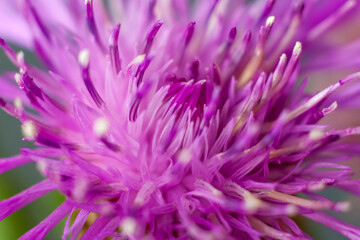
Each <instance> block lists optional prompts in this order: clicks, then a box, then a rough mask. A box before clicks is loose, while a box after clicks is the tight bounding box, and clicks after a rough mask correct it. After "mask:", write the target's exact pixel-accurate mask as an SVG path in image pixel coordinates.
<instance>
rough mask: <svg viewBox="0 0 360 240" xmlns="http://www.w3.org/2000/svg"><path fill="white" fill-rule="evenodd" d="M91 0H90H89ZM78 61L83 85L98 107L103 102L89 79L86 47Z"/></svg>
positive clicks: (88, 52) (88, 59)
mask: <svg viewBox="0 0 360 240" xmlns="http://www.w3.org/2000/svg"><path fill="white" fill-rule="evenodd" d="M89 1H91V0H89ZM78 61H79V64H80V66H81V68H82V69H81V72H82V78H83V81H84V83H85V86H86V88H87V90H88V92H89V93H90V96H91V97H92V99H93V100H94V102H95V104H96V105H97V106H98V107H99V108H100V107H102V106H103V105H104V104H105V103H104V101H103V100H102V98H101V97H100V95H99V93H98V92H97V91H96V88H95V86H94V84H93V82H92V81H91V78H90V72H89V61H90V51H89V50H88V49H84V50H82V51H81V52H80V53H79V56H78Z"/></svg>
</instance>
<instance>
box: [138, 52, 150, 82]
mask: <svg viewBox="0 0 360 240" xmlns="http://www.w3.org/2000/svg"><path fill="white" fill-rule="evenodd" d="M152 59H153V57H152V56H146V57H145V59H144V61H143V62H142V63H141V64H140V65H139V67H138V69H137V71H136V73H135V77H136V78H137V81H136V86H137V87H139V86H140V83H141V82H142V80H143V77H144V74H145V71H146V69H147V68H148V67H149V65H150V62H151V60H152Z"/></svg>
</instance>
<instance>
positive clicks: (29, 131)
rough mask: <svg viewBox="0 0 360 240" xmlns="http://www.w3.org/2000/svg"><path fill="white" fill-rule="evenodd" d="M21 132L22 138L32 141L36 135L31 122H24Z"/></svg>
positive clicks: (34, 127)
mask: <svg viewBox="0 0 360 240" xmlns="http://www.w3.org/2000/svg"><path fill="white" fill-rule="evenodd" d="M21 131H22V134H23V136H24V137H25V138H28V139H34V138H35V137H36V134H37V130H36V126H35V124H34V123H33V121H26V122H24V123H23V125H22V128H21Z"/></svg>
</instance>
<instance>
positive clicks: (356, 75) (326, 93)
mask: <svg viewBox="0 0 360 240" xmlns="http://www.w3.org/2000/svg"><path fill="white" fill-rule="evenodd" d="M289 64H290V63H289ZM358 79H360V72H357V73H354V74H351V75H349V76H347V77H346V78H344V79H342V80H340V81H338V82H337V83H335V84H333V85H331V86H329V87H327V88H326V89H324V90H322V91H321V92H319V93H317V94H316V95H315V96H313V97H312V98H310V99H309V100H308V101H306V102H305V103H304V104H302V105H300V106H299V107H298V108H296V109H294V110H293V111H291V112H290V113H289V114H288V115H287V122H289V121H291V120H292V119H294V118H296V117H298V116H300V115H301V114H303V113H304V112H306V111H307V110H309V109H310V108H312V107H314V106H315V105H316V104H318V103H320V102H321V101H322V100H323V99H325V98H326V97H327V96H329V95H330V94H331V93H333V92H334V91H335V90H336V89H337V88H338V87H340V86H342V85H343V84H345V83H347V82H350V81H353V80H358Z"/></svg>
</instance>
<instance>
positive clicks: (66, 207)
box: [19, 201, 73, 240]
mask: <svg viewBox="0 0 360 240" xmlns="http://www.w3.org/2000/svg"><path fill="white" fill-rule="evenodd" d="M72 208H73V207H72V205H71V204H69V203H68V202H66V201H65V202H64V203H62V204H61V205H60V206H59V207H58V208H56V209H55V210H54V211H53V212H52V213H51V214H50V215H49V216H48V217H47V218H45V219H44V220H43V221H42V222H41V223H39V224H38V225H37V226H36V227H34V228H33V229H31V230H30V231H28V232H27V233H25V234H24V235H22V236H21V237H20V238H19V240H33V239H43V238H45V236H46V235H47V234H48V233H49V232H50V230H51V229H53V228H54V227H55V226H56V225H57V224H58V223H59V222H60V221H61V220H62V219H63V218H64V217H65V216H66V215H68V214H69V213H70V212H71V209H72Z"/></svg>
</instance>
